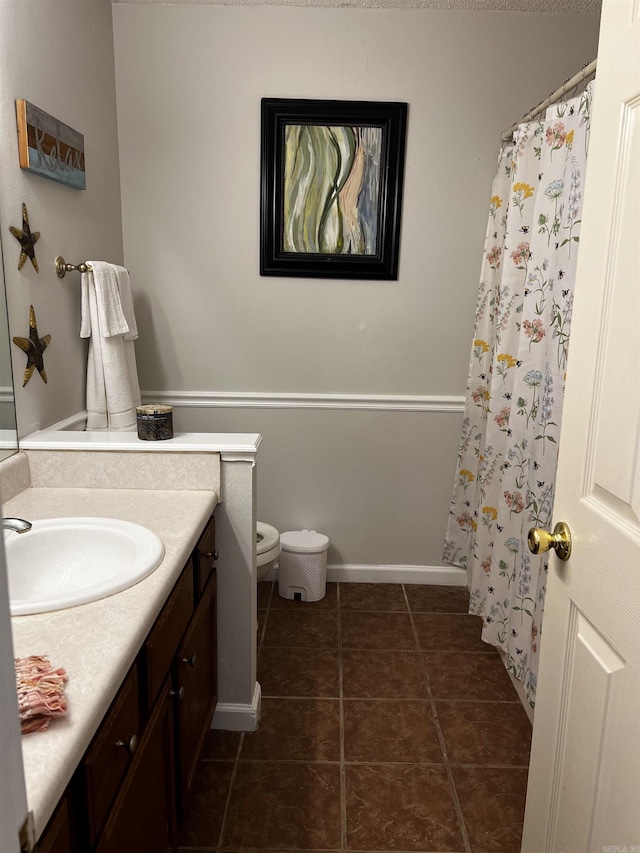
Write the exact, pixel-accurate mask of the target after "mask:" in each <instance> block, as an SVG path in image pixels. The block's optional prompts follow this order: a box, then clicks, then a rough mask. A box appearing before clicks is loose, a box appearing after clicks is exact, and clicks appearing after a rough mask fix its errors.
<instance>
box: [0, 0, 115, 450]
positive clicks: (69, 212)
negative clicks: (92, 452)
mask: <svg viewBox="0 0 640 853" xmlns="http://www.w3.org/2000/svg"><path fill="white" fill-rule="evenodd" d="M16 98H25V99H26V100H28V101H31V102H32V103H33V104H35V105H36V106H38V107H40V108H41V109H43V110H45V111H46V112H48V113H51V114H52V115H54V116H55V117H56V118H59V119H60V120H61V121H63V122H65V124H68V125H71V127H73V128H75V129H76V130H79V131H80V132H81V133H83V134H84V142H85V156H86V168H87V189H86V190H85V191H79V190H74V189H71V188H69V187H66V186H63V185H62V184H59V183H55V182H53V181H49V180H47V179H45V178H41V177H39V176H37V175H34V174H32V173H30V172H27V171H23V170H22V169H20V167H19V164H18V144H17V136H16V133H17V131H16V110H15V100H16ZM0 122H1V127H2V133H1V135H0V181H1V184H0V185H1V186H2V194H1V195H0V221H1V222H2V245H3V254H4V267H5V279H6V288H7V302H8V307H9V324H10V329H11V335H19V336H21V337H28V334H29V305H33V306H34V308H35V312H36V319H37V322H38V331H39V333H40V337H43V336H44V335H45V334H50V335H51V338H52V341H51V344H50V346H49V348H48V349H47V350H46V352H45V357H44V363H45V368H46V372H47V377H48V384H47V385H45V384H44V383H43V381H42V379H41V378H40V376H39V375H38V374H37V373H34V375H33V377H32V378H31V380H30V382H29V384H28V385H27V386H26V388H22V377H23V374H24V369H25V365H26V357H25V356H24V354H23V353H22V352H21V351H19V350H18V349H17V347H15V346H14V345H13V344H11V347H12V355H13V377H14V385H15V389H16V404H17V411H18V430H19V433H20V435H25V434H27V433H29V432H32V431H33V430H35V429H38V428H40V427H44V426H48V425H50V424H52V423H55V422H56V421H58V420H61V419H62V418H65V417H68V416H69V415H72V414H74V413H76V412H78V411H81V410H82V409H84V407H85V375H86V342H85V341H81V340H80V337H79V331H80V275H79V273H73V274H71V275H68V276H67V277H66V278H65V279H64V281H60V280H59V279H58V278H57V277H56V274H55V271H54V267H53V259H54V258H55V256H56V255H58V254H62V255H64V256H65V257H66V259H67V260H68V261H71V262H72V263H78V262H80V261H81V260H86V259H88V258H94V259H101V258H105V259H107V260H110V261H114V262H116V263H117V262H122V224H121V214H120V178H119V169H118V139H117V125H116V107H115V79H114V67H113V31H112V22H111V5H110V3H109V0H2V2H0ZM23 201H24V202H26V204H27V208H28V210H29V221H30V225H31V229H32V231H40V232H41V237H40V240H39V241H38V243H37V244H36V256H37V258H38V264H39V267H40V273H39V274H38V273H36V271H35V270H34V269H33V267H32V266H31V262H30V261H27V263H26V265H25V266H24V267H23V268H22V270H21V271H20V272H18V269H17V264H18V257H19V254H20V246H19V244H18V242H17V241H16V240H15V239H14V237H12V236H11V234H9V231H8V227H9V225H16V226H18V227H22V226H21V223H22V202H23Z"/></svg>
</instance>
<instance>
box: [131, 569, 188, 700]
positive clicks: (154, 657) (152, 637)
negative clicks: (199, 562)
mask: <svg viewBox="0 0 640 853" xmlns="http://www.w3.org/2000/svg"><path fill="white" fill-rule="evenodd" d="M193 608H194V596H193V561H192V560H189V562H188V563H187V565H186V568H185V569H184V571H183V572H182V575H181V576H180V579H179V581H178V583H177V584H176V585H175V587H174V589H173V592H172V593H171V595H170V596H169V598H168V600H167V603H166V604H165V606H164V608H163V609H162V613H161V614H160V616H158V618H157V619H156V622H155V625H154V626H153V628H152V629H151V633H150V634H149V636H148V637H147V640H146V642H145V644H144V652H143V655H144V660H145V668H146V676H147V690H146V698H147V708H148V709H150V708H151V707H152V706H153V703H154V701H155V698H156V696H157V695H158V692H159V690H160V687H161V686H162V682H163V681H164V680H165V678H166V676H167V672H168V670H169V667H170V666H171V661H172V659H173V656H174V655H175V653H176V649H177V648H178V644H179V642H180V640H181V639H182V637H183V635H184V632H185V631H186V629H187V625H188V624H189V619H190V618H191V615H192V614H193Z"/></svg>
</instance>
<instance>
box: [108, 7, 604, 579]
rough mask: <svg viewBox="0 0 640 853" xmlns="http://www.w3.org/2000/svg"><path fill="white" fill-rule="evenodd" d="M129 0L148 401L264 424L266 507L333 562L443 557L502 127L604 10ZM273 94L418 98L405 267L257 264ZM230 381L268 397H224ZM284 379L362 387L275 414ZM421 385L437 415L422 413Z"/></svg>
mask: <svg viewBox="0 0 640 853" xmlns="http://www.w3.org/2000/svg"><path fill="white" fill-rule="evenodd" d="M113 15H114V38H115V56H116V78H117V103H118V131H119V142H120V168H121V176H122V206H123V229H124V238H125V244H124V245H125V260H126V264H127V266H128V267H129V269H130V271H131V273H132V279H133V282H134V288H135V292H136V309H137V313H138V321H139V326H140V330H141V337H140V341H139V342H138V345H137V353H138V364H139V369H140V380H141V386H142V388H143V389H145V390H146V392H147V397H149V396H151V397H156V398H161V399H165V400H174V401H175V400H176V399H177V395H178V393H183V394H184V392H193V394H194V396H195V399H194V400H193V401H191V402H193V403H197V404H198V405H199V406H200V407H199V408H193V407H184V406H181V407H180V408H178V409H177V410H176V413H175V423H176V426H177V428H178V429H198V430H206V431H209V430H211V431H253V430H256V431H259V432H261V433H262V434H263V436H264V443H263V445H262V448H261V451H260V455H259V466H258V484H259V485H258V489H259V491H258V515H259V517H261V518H263V519H264V520H265V521H270V522H272V523H274V524H276V525H277V526H278V527H279V528H280V529H281V530H284V529H296V528H299V527H302V526H312V527H315V528H317V529H319V530H322V531H323V532H325V533H327V534H328V535H329V537H330V539H331V541H332V549H331V551H330V554H329V561H330V562H332V563H347V564H382V565H387V564H388V565H394V564H397V565H431V566H433V565H439V564H440V561H441V545H442V539H443V535H444V529H445V525H446V519H447V513H448V504H449V498H450V493H451V485H452V478H453V472H454V465H455V455H456V449H457V434H458V431H459V428H460V423H461V414H460V413H457V414H455V413H454V414H451V413H447V412H446V411H442V410H440V409H441V408H443V407H440V406H439V405H438V402H437V400H435V401H434V400H432V398H439V397H441V396H443V395H445V396H453V397H459V396H461V395H463V393H464V389H465V383H466V372H467V363H468V358H469V347H470V338H471V331H472V323H473V311H474V307H475V298H476V291H477V286H478V270H479V268H480V257H481V251H482V244H483V239H484V229H485V224H486V212H487V204H488V195H489V189H490V184H491V179H492V176H493V171H494V164H495V160H496V156H497V150H498V145H499V136H500V132H501V130H502V129H503V128H504V127H506V126H509V125H510V124H511V123H512V122H513V121H514V120H516V119H517V118H518V117H519V116H520V115H521V114H522V113H523V112H524V111H525V110H527V109H529V108H530V107H531V106H532V105H533V104H535V103H536V102H538V101H539V100H541V99H542V98H543V97H545V96H546V95H547V94H548V92H549V91H551V90H553V89H555V88H556V87H557V86H558V85H559V84H560V83H561V82H562V81H563V80H564V79H565V78H566V77H569V76H571V75H572V74H573V73H575V71H576V70H577V69H578V68H580V67H581V66H582V65H583V64H584V63H585V62H587V61H589V60H590V59H592V58H593V57H594V56H595V55H596V50H597V30H598V17H597V16H594V15H583V16H575V15H541V14H523V13H511V12H506V13H505V12H459V11H456V12H448V11H432V10H382V9H367V10H362V9H353V8H339V9H328V8H316V9H309V8H266V7H262V8H247V7H229V6H226V7H220V6H202V5H196V6H157V5H152V6H150V5H127V4H118V5H116V6H114V8H113ZM265 96H272V97H311V98H334V97H338V98H345V99H363V100H402V101H408V103H409V132H408V141H407V161H406V183H405V199H404V211H403V221H402V238H401V239H402V242H401V252H400V272H399V280H398V281H397V282H376V281H373V282H355V281H345V280H341V281H325V280H319V279H316V280H314V279H307V280H300V279H285V278H260V276H259V275H258V253H259V244H258V232H259V188H260V171H259V166H260V163H259V144H260V138H259V131H260V126H259V124H260V118H259V117H260V98H261V97H265ZM234 393H235V394H241V395H242V394H245V395H249V397H250V398H251V400H250V402H251V405H252V406H253V405H259V406H261V407H260V408H250V407H247V406H246V403H247V401H246V400H245V401H244V403H245V405H244V406H243V405H242V403H243V401H242V400H240V404H241V405H240V407H238V401H237V400H236V401H235V403H234V400H233V399H231V400H229V399H227V400H226V401H225V402H226V404H230V406H231V407H227V406H225V407H224V408H222V407H220V405H219V404H220V395H221V394H227V395H233V394H234ZM278 393H284V394H296V393H297V394H302V395H308V399H307V400H306V402H307V403H309V402H311V403H313V402H314V400H315V403H316V404H318V405H321V406H322V405H327V403H326V400H325V401H324V402H322V401H320V400H318V399H317V395H326V394H340V395H344V397H343V398H341V400H340V402H339V403H338V404H337V405H339V406H340V408H331V409H328V410H326V409H323V408H312V409H309V408H300V406H299V405H298V404H297V403H296V402H295V401H294V402H290V403H289V404H288V405H289V407H288V408H277V409H269V408H264V407H263V406H265V405H276V404H277V402H278V401H277V400H274V399H273V395H274V394H278ZM256 395H258V396H256ZM352 395H382V396H383V401H384V403H385V405H386V406H387V408H388V409H390V411H382V412H380V411H367V410H358V411H353V410H352V406H351V402H353V400H352V399H351V398H352ZM403 395H409V396H415V397H417V398H419V399H418V403H419V404H420V405H421V406H423V407H424V408H429V403H430V402H434V403H435V405H434V406H432V407H431V408H432V409H434V410H431V411H420V412H409V411H404V410H402V405H403V399H402V398H403ZM350 401H351V402H350ZM405 402H406V401H405ZM330 405H334V404H330ZM234 406H235V407H234ZM444 408H446V407H444Z"/></svg>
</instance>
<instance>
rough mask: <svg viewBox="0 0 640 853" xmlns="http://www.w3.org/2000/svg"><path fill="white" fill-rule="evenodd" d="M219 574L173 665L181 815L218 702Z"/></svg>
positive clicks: (210, 580) (208, 587) (204, 596)
mask: <svg viewBox="0 0 640 853" xmlns="http://www.w3.org/2000/svg"><path fill="white" fill-rule="evenodd" d="M216 662H217V654H216V575H215V572H214V573H213V574H210V575H209V578H208V583H207V585H206V587H205V588H204V591H203V594H202V598H201V599H200V602H199V604H198V606H197V608H196V612H195V614H194V616H193V619H192V620H191V624H190V626H189V628H188V629H187V632H186V634H185V635H184V639H183V640H182V643H181V644H180V648H179V649H178V653H177V655H176V657H175V661H174V666H173V673H172V675H173V685H174V694H175V695H176V696H177V698H178V702H177V703H176V734H177V740H178V742H179V744H180V750H179V752H178V755H177V778H178V815H179V816H180V817H182V815H183V814H184V812H185V809H186V807H187V804H188V799H189V795H190V793H191V786H192V784H193V777H194V774H195V770H196V765H197V763H198V757H199V755H200V751H201V749H202V745H203V743H204V739H205V737H206V734H207V731H208V730H209V727H210V725H211V719H212V717H213V712H214V710H215V707H216V701H217V677H216Z"/></svg>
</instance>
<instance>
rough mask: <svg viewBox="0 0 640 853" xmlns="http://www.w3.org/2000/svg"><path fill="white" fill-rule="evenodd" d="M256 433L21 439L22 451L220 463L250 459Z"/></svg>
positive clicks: (69, 434) (58, 434)
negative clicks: (206, 456)
mask: <svg viewBox="0 0 640 853" xmlns="http://www.w3.org/2000/svg"><path fill="white" fill-rule="evenodd" d="M261 441H262V436H261V435H260V434H259V433H257V432H256V433H253V432H252V433H235V432H220V433H215V432H213V433H212V432H181V433H180V432H179V433H175V434H174V436H173V438H170V439H168V440H166V441H141V440H140V439H139V438H138V436H137V434H136V433H135V432H126V431H125V432H108V431H105V430H83V431H75V430H58V431H55V430H40V431H39V432H33V433H31V435H27V436H25V438H21V439H20V449H21V450H120V451H136V452H138V453H180V452H182V453H203V452H205V453H219V454H220V456H221V458H222V459H223V460H227V459H252V458H253V457H254V456H255V454H256V453H257V452H258V447H259V446H260V443H261Z"/></svg>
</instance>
